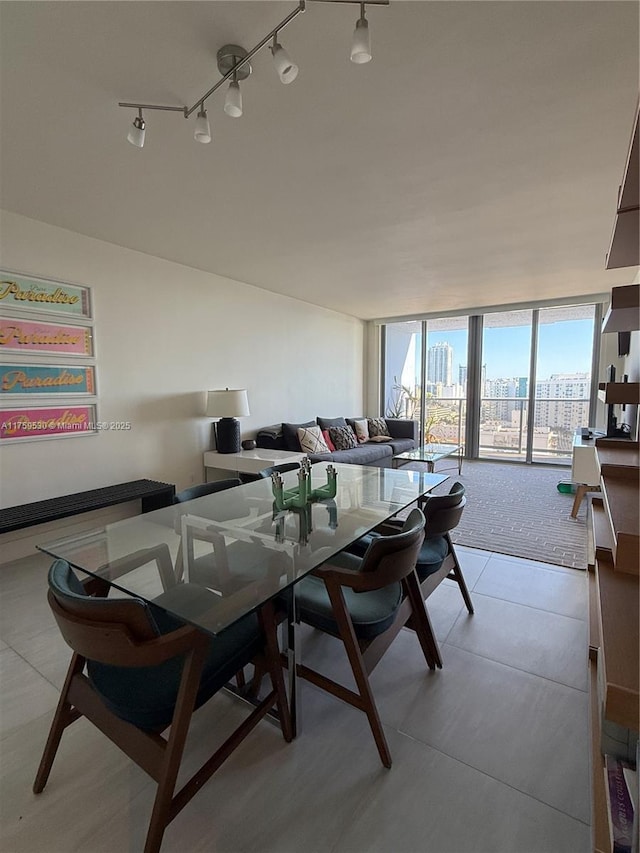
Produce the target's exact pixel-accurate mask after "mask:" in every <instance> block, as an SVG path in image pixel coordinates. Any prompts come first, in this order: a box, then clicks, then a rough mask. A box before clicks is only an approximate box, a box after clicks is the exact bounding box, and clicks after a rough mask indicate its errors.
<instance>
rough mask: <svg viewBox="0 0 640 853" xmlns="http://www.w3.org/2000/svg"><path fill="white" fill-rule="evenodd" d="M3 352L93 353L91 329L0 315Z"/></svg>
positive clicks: (1, 351)
mask: <svg viewBox="0 0 640 853" xmlns="http://www.w3.org/2000/svg"><path fill="white" fill-rule="evenodd" d="M4 352H12V353H22V354H23V355H36V354H39V353H46V354H47V355H51V354H52V353H55V354H56V355H73V356H77V355H79V356H85V357H86V356H92V355H93V354H94V353H93V329H92V327H91V326H68V325H64V326H62V325H59V324H58V323H49V322H46V321H41V320H23V319H21V318H20V317H7V316H0V355H1V354H2V353H4Z"/></svg>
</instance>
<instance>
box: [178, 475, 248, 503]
mask: <svg viewBox="0 0 640 853" xmlns="http://www.w3.org/2000/svg"><path fill="white" fill-rule="evenodd" d="M241 485H242V482H241V480H239V479H238V478H237V477H227V478H226V479H225V480H212V482H211V483H197V484H196V485H195V486H188V487H187V488H186V489H183V490H182V491H181V492H177V493H176V494H175V495H174V496H173V502H174V504H181V503H185V502H186V501H193V500H196V498H204V497H206V496H207V495H214V494H216V492H224V491H225V490H226V489H233V488H235V486H241Z"/></svg>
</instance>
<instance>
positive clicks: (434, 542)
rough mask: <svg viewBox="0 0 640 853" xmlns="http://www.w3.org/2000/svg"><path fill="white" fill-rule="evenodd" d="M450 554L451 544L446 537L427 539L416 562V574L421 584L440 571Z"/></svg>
mask: <svg viewBox="0 0 640 853" xmlns="http://www.w3.org/2000/svg"><path fill="white" fill-rule="evenodd" d="M448 553H449V543H448V542H447V540H446V538H445V537H444V536H434V537H433V539H425V540H424V542H423V543H422V548H421V549H420V554H419V556H418V559H417V562H416V574H417V575H418V580H419V581H420V583H422V581H423V580H424V579H425V578H427V577H429V575H432V574H434V573H435V572H437V571H438V569H439V568H440V566H441V565H442V564H443V562H444V559H445V557H446V556H447V554H448Z"/></svg>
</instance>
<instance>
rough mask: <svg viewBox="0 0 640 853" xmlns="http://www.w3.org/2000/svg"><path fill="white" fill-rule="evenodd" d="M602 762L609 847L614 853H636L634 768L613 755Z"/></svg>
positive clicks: (635, 776) (635, 775)
mask: <svg viewBox="0 0 640 853" xmlns="http://www.w3.org/2000/svg"><path fill="white" fill-rule="evenodd" d="M604 762H605V776H606V785H605V791H606V795H607V809H608V812H609V834H610V836H611V848H612V850H613V853H635V851H637V847H638V842H637V829H638V822H637V819H635V812H637V801H636V807H635V808H634V799H635V796H636V794H635V792H636V789H637V774H636V773H635V768H634V766H633V765H632V764H630V763H629V762H628V761H624V760H622V759H621V758H614V756H612V755H605V757H604ZM625 771H626V778H625ZM632 791H633V793H632ZM634 824H635V825H634ZM634 835H635V836H636V839H635V843H634Z"/></svg>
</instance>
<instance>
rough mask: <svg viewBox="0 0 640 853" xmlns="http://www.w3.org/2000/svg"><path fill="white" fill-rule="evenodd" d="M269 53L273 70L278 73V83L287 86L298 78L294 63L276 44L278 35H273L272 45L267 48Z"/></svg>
mask: <svg viewBox="0 0 640 853" xmlns="http://www.w3.org/2000/svg"><path fill="white" fill-rule="evenodd" d="M269 50H270V51H271V55H272V56H273V64H274V65H275V69H276V71H277V72H278V77H279V78H280V82H281V83H284V84H285V85H287V84H288V83H293V81H294V80H295V79H296V77H297V76H298V70H299V69H298V66H297V65H296V64H295V62H292V61H291V59H290V58H289V54H288V53H287V51H286V50H285V49H284V48H283V47H282V45H281V44H280V43H279V42H278V33H277V32H276V33H274V35H273V44H272V45H271V47H270V48H269Z"/></svg>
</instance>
